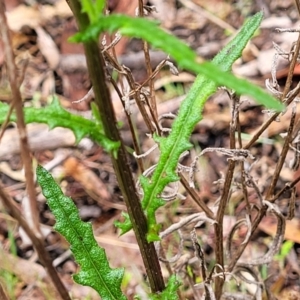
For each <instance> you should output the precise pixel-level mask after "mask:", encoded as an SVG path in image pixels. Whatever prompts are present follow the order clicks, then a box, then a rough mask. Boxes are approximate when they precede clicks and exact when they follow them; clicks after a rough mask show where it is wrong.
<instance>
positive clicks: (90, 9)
mask: <svg viewBox="0 0 300 300" xmlns="http://www.w3.org/2000/svg"><path fill="white" fill-rule="evenodd" d="M81 5H82V12H85V13H87V15H88V17H89V19H90V22H91V23H93V22H95V21H96V20H97V17H98V16H99V15H101V14H102V12H103V9H104V7H105V0H96V1H93V0H81Z"/></svg>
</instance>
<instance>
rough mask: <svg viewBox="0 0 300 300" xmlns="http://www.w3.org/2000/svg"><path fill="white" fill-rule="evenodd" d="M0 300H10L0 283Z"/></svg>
mask: <svg viewBox="0 0 300 300" xmlns="http://www.w3.org/2000/svg"><path fill="white" fill-rule="evenodd" d="M0 299H2V300H9V298H8V296H7V294H6V292H5V289H4V288H3V286H2V283H1V282H0Z"/></svg>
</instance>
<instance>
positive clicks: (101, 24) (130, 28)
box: [72, 13, 284, 111]
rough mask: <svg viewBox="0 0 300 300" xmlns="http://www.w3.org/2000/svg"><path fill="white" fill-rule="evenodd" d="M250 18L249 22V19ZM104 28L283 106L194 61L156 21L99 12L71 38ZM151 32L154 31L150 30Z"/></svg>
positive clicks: (272, 106) (215, 68) (95, 36)
mask: <svg viewBox="0 0 300 300" xmlns="http://www.w3.org/2000/svg"><path fill="white" fill-rule="evenodd" d="M262 16H263V14H262V13H258V14H256V21H257V22H260V21H259V19H261V18H262ZM251 20H252V22H253V19H251ZM254 26H255V25H254ZM106 30H108V31H111V32H112V31H117V30H118V31H120V33H121V34H122V35H126V36H129V37H137V38H141V39H143V40H145V41H147V42H149V43H151V45H152V46H154V47H155V48H158V49H162V50H163V51H165V52H166V53H168V54H170V55H171V56H172V57H173V58H174V59H175V60H176V61H177V63H178V65H179V66H180V67H182V68H185V69H187V70H190V71H193V72H195V73H196V74H202V75H205V76H206V77H207V78H208V79H210V80H212V81H214V82H215V83H216V84H218V85H224V86H227V87H229V88H231V89H233V90H235V91H236V92H237V93H238V94H245V95H249V96H252V97H253V98H254V99H255V100H256V101H257V102H258V103H260V104H262V105H265V106H266V107H267V108H269V109H275V110H278V111H281V110H283V109H284V105H283V104H282V103H280V102H279V101H277V100H275V99H274V98H273V97H272V96H270V95H269V94H267V93H266V92H264V91H263V90H262V89H261V88H259V87H257V86H255V85H253V84H251V83H249V82H247V81H245V80H242V79H238V78H236V77H235V76H233V75H231V74H229V73H227V72H224V71H226V68H225V69H224V68H222V66H221V65H220V64H218V66H216V65H213V64H212V63H208V62H206V63H203V64H198V63H197V55H196V53H195V52H194V51H193V50H191V49H190V48H189V47H188V46H187V45H186V44H184V43H183V42H181V41H180V40H178V39H177V38H176V37H175V36H172V35H171V34H168V33H166V32H165V31H163V30H162V29H161V28H159V27H158V25H157V23H156V22H153V21H150V20H147V19H143V18H132V17H128V16H125V15H118V14H113V15H109V16H100V17H98V19H97V21H96V22H94V23H92V24H91V25H90V26H89V27H88V28H87V29H86V30H85V31H84V32H82V33H78V34H76V35H75V36H74V37H73V38H72V40H73V41H76V42H86V41H89V40H91V39H94V40H97V39H98V36H99V34H100V33H101V32H103V31H106ZM154 32H155V34H153V33H154ZM231 51H234V49H229V52H231ZM222 70H223V71H222Z"/></svg>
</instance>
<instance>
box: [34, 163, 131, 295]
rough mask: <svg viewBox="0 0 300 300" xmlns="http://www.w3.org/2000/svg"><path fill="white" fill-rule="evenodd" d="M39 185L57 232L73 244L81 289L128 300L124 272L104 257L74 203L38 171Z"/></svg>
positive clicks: (46, 175)
mask: <svg viewBox="0 0 300 300" xmlns="http://www.w3.org/2000/svg"><path fill="white" fill-rule="evenodd" d="M37 181H38V183H39V184H40V186H41V188H42V191H43V194H44V196H45V197H46V199H47V203H48V205H49V207H50V209H51V211H52V213H53V214H54V216H55V219H56V224H55V227H54V228H55V230H57V231H58V232H60V233H61V234H62V235H63V236H64V237H65V238H66V240H67V241H68V242H69V243H70V244H71V247H70V249H71V251H72V253H73V254H74V257H75V259H76V261H77V263H78V264H79V265H80V267H81V270H80V272H79V273H77V274H75V275H74V276H73V278H74V280H75V281H76V282H77V283H79V284H82V285H88V286H90V287H92V288H94V289H95V290H96V291H97V292H98V293H99V295H100V296H101V298H102V300H125V299H126V297H125V296H124V295H123V293H122V291H121V281H122V278H123V274H124V270H123V269H111V268H110V266H109V263H108V260H107V257H106V254H105V250H104V249H103V248H100V247H99V246H98V244H97V242H96V240H95V238H94V236H93V230H92V225H91V224H90V223H85V222H82V221H81V220H80V217H79V214H78V210H77V208H76V206H75V204H74V203H73V201H72V200H71V199H70V198H69V197H66V196H65V195H64V194H63V193H62V191H61V189H60V187H59V186H58V185H57V183H56V182H55V181H54V179H53V177H52V176H51V174H50V173H49V172H48V171H47V170H46V169H44V168H43V167H41V166H38V167H37Z"/></svg>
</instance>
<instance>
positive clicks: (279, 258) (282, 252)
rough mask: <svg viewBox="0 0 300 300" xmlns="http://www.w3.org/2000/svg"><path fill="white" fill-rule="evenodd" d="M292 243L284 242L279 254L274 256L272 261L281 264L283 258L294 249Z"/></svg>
mask: <svg viewBox="0 0 300 300" xmlns="http://www.w3.org/2000/svg"><path fill="white" fill-rule="evenodd" d="M294 244H295V243H294V242H293V241H285V242H284V243H283V244H282V246H281V248H280V252H279V253H278V254H277V255H275V256H274V259H276V260H277V261H279V262H283V261H284V260H285V258H286V257H287V256H288V254H289V253H290V252H291V250H292V248H293V247H294Z"/></svg>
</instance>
